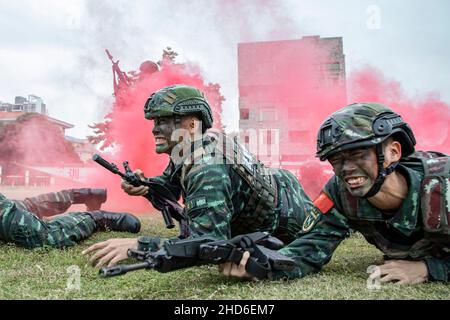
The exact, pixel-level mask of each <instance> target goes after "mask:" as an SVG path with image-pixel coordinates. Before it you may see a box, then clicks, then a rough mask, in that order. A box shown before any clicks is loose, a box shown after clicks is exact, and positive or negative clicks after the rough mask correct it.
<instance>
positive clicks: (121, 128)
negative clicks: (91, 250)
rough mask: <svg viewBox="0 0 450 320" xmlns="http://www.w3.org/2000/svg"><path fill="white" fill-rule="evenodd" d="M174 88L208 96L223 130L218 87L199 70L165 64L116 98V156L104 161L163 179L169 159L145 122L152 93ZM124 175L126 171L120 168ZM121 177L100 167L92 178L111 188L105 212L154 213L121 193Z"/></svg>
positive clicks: (216, 124) (113, 131)
mask: <svg viewBox="0 0 450 320" xmlns="http://www.w3.org/2000/svg"><path fill="white" fill-rule="evenodd" d="M173 84H187V85H191V86H194V87H196V88H198V89H200V90H201V91H202V92H204V93H205V95H206V97H207V99H208V101H209V102H210V105H211V107H212V109H213V114H214V127H215V128H221V126H222V124H221V121H220V113H221V101H222V99H223V97H222V96H221V95H220V92H219V89H220V87H218V86H217V85H214V84H206V83H205V80H204V79H203V78H202V76H201V75H200V74H199V72H198V71H197V68H196V67H195V66H192V65H186V64H170V63H163V64H162V68H161V70H160V71H159V72H155V73H152V74H149V75H147V76H145V77H143V78H141V79H139V80H138V81H137V82H136V83H135V84H134V85H133V86H130V87H123V88H122V89H123V90H119V92H118V94H117V95H116V99H115V103H114V105H113V106H112V111H111V113H110V114H108V118H109V119H110V124H109V129H108V137H109V138H110V139H111V140H113V141H115V143H116V148H115V152H114V153H112V154H110V153H106V154H105V155H104V158H105V159H107V160H109V161H111V162H114V163H116V165H117V166H118V167H119V168H121V165H122V161H124V160H127V161H129V164H130V166H131V168H132V169H133V170H135V169H138V168H139V169H141V170H142V171H143V172H144V173H145V176H147V177H151V176H155V175H161V174H162V172H163V171H164V169H165V167H166V166H167V164H168V163H169V158H168V156H167V155H161V154H156V152H155V141H154V137H153V134H152V127H153V121H149V120H146V119H145V118H144V104H145V102H146V101H147V99H148V97H149V96H150V94H151V93H153V92H155V91H157V90H159V89H161V88H163V87H166V86H169V85H173ZM121 169H122V171H123V168H121ZM120 181H121V180H120V177H118V176H114V175H113V174H112V173H109V172H107V171H106V170H103V169H102V167H100V166H99V169H98V170H97V174H96V175H95V176H93V177H91V181H90V183H89V185H90V186H92V185H96V186H98V187H107V188H108V201H107V204H106V206H105V207H106V208H112V209H114V210H127V211H134V212H145V211H147V212H148V211H151V210H152V209H151V205H150V203H149V202H148V201H147V200H146V199H144V198H143V197H130V196H128V195H127V194H125V193H124V192H123V191H122V190H121V189H120Z"/></svg>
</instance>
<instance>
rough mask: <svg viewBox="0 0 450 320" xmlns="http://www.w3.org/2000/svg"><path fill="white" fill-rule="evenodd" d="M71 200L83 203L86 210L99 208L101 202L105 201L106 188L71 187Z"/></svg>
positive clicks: (75, 202)
mask: <svg viewBox="0 0 450 320" xmlns="http://www.w3.org/2000/svg"><path fill="white" fill-rule="evenodd" d="M72 196H73V198H72V202H73V203H74V204H79V203H83V204H85V205H86V209H87V211H94V210H100V208H101V206H102V203H105V202H106V196H107V193H106V189H89V188H83V189H72Z"/></svg>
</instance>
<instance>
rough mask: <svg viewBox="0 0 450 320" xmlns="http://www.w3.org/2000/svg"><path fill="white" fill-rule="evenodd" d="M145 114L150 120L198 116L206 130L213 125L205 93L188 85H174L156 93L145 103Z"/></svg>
mask: <svg viewBox="0 0 450 320" xmlns="http://www.w3.org/2000/svg"><path fill="white" fill-rule="evenodd" d="M144 113H145V118H146V119H149V120H150V119H154V118H157V117H171V116H174V115H179V116H183V115H188V114H197V115H200V117H201V119H202V121H203V125H204V126H205V127H206V128H210V127H211V126H212V123H213V118H212V112H211V108H210V106H209V104H208V102H207V101H206V98H205V96H204V95H203V93H202V92H201V91H200V90H198V89H197V88H194V87H190V86H186V85H173V86H169V87H165V88H163V89H161V90H159V91H156V92H155V93H153V94H152V95H151V96H150V98H149V99H148V100H147V102H146V103H145V106H144Z"/></svg>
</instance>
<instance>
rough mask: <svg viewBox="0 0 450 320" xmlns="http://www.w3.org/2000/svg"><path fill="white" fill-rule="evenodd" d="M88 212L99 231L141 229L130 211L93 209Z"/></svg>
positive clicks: (136, 231)
mask: <svg viewBox="0 0 450 320" xmlns="http://www.w3.org/2000/svg"><path fill="white" fill-rule="evenodd" d="M88 214H89V215H90V216H91V217H92V218H93V219H94V221H95V225H96V230H99V231H106V230H111V231H123V232H131V233H138V232H139V230H141V222H140V221H139V219H138V218H136V217H135V216H133V215H132V214H130V213H124V212H109V211H104V210H95V211H90V212H88Z"/></svg>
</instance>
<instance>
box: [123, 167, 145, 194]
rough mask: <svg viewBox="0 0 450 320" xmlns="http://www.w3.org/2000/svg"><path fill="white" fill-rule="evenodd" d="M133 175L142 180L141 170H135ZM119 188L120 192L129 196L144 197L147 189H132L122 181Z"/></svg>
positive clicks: (142, 187)
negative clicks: (120, 188)
mask: <svg viewBox="0 0 450 320" xmlns="http://www.w3.org/2000/svg"><path fill="white" fill-rule="evenodd" d="M134 173H135V174H136V175H138V176H139V178H140V179H141V180H144V178H145V176H144V173H143V172H142V171H141V170H139V169H137V170H135V171H134ZM120 186H121V187H122V190H123V191H125V192H126V193H127V194H128V195H130V196H145V195H146V194H147V192H148V189H149V188H148V187H147V186H139V187H134V186H132V185H131V184H129V183H128V182H126V181H125V180H122V184H121V185H120Z"/></svg>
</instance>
